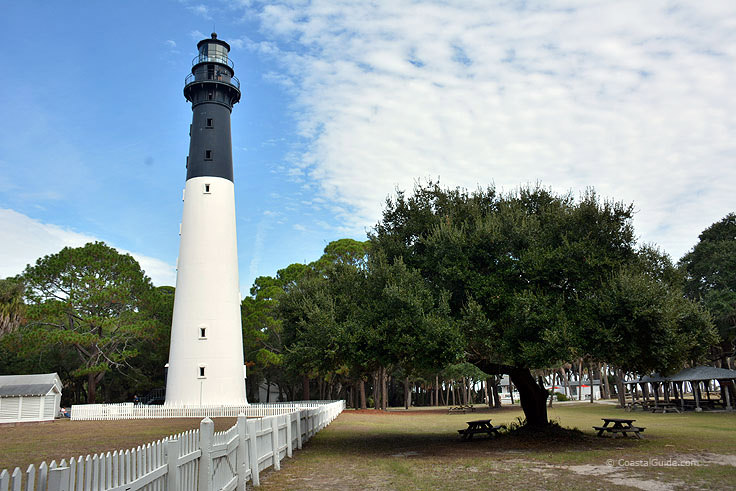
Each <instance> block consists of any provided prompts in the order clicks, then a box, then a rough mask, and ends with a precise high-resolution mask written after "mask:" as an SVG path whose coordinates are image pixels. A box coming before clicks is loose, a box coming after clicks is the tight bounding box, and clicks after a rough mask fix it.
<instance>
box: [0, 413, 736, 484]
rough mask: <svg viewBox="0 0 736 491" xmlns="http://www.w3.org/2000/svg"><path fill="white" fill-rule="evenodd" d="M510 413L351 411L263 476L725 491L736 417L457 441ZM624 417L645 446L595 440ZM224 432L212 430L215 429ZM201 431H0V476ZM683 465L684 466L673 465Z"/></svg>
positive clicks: (732, 476) (160, 425) (295, 480)
mask: <svg viewBox="0 0 736 491" xmlns="http://www.w3.org/2000/svg"><path fill="white" fill-rule="evenodd" d="M519 416H521V411H520V409H518V408H517V407H514V408H502V409H495V410H491V409H487V408H486V409H481V410H478V411H476V412H474V413H468V414H447V411H446V409H444V410H434V409H432V410H427V409H422V410H415V411H404V410H394V411H389V412H387V413H381V412H377V411H372V410H369V411H352V410H348V411H345V412H344V413H343V414H341V415H340V416H339V417H338V418H337V419H336V420H335V421H333V422H332V423H331V424H330V426H328V427H327V428H326V429H324V430H322V431H321V432H320V433H318V434H317V435H316V436H315V437H314V438H313V439H312V440H311V441H309V442H308V443H306V444H305V445H304V449H303V450H301V451H297V452H295V453H294V458H292V459H288V458H287V459H285V460H284V461H283V462H282V464H281V466H282V467H281V471H279V472H268V471H267V472H265V473H263V474H262V475H261V487H262V489H264V490H268V489H322V488H333V489H352V488H354V489H453V490H459V489H481V488H492V489H495V488H501V487H507V486H514V487H516V488H519V489H535V488H553V487H554V488H561V489H562V488H564V489H611V488H614V489H615V488H620V489H651V490H659V489H662V490H664V489H678V488H680V489H686V488H687V489H692V488H703V489H706V488H707V489H733V483H734V482H736V414H728V413H700V414H695V413H687V414H672V413H669V414H651V413H648V412H647V413H644V412H640V411H639V412H633V413H626V412H624V411H623V410H621V409H616V408H615V407H614V406H611V405H604V404H590V403H581V404H557V405H555V406H554V407H553V408H552V409H551V410H550V418H551V419H553V420H556V421H558V422H559V423H560V424H561V425H562V426H565V427H568V428H579V429H580V430H582V432H583V434H579V435H577V436H574V435H573V436H566V435H561V436H557V437H555V438H553V439H545V438H539V437H533V436H526V435H502V436H501V437H499V438H495V439H488V438H485V437H477V439H476V440H473V441H469V442H462V441H459V440H458V437H457V430H458V429H461V428H464V427H465V426H466V425H465V421H470V420H472V419H488V418H491V419H492V421H493V423H494V424H497V425H498V424H508V423H512V422H514V421H515V420H516V418H517V417H519ZM604 416H605V417H629V416H630V417H631V418H634V419H636V423H635V424H636V425H638V426H644V427H646V431H645V432H644V439H643V440H636V439H633V438H629V439H622V438H619V439H611V438H598V437H596V436H594V431H593V428H592V426H593V425H600V424H601V417H604ZM233 423H234V420H233V419H221V420H217V421H216V426H217V430H218V431H219V430H221V429H225V428H227V427H229V426H231V425H232V424H233ZM198 424H199V420H181V419H179V420H143V421H141V420H139V421H124V422H70V421H57V422H54V423H49V424H35V425H31V424H28V425H22V426H15V427H9V426H2V425H0V469H3V468H8V467H10V466H15V465H19V466H27V465H28V464H30V463H34V464H38V463H39V462H40V461H41V460H47V461H50V460H51V459H56V460H57V461H58V460H60V459H61V458H62V457H65V458H67V459H68V458H69V457H70V456H72V455H73V456H77V455H85V454H87V453H93V452H99V451H103V450H113V449H115V448H118V449H119V448H130V447H133V446H135V445H139V444H141V443H145V442H150V441H153V440H155V439H158V438H161V437H163V436H165V435H169V434H171V433H178V432H181V431H185V430H187V429H189V428H195V427H197V426H198ZM680 462H683V463H685V464H686V465H673V463H680Z"/></svg>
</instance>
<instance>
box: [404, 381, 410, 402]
mask: <svg viewBox="0 0 736 491" xmlns="http://www.w3.org/2000/svg"><path fill="white" fill-rule="evenodd" d="M409 406H411V387H409V377H404V409H409Z"/></svg>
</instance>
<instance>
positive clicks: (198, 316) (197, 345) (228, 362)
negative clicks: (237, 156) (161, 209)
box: [166, 33, 247, 406]
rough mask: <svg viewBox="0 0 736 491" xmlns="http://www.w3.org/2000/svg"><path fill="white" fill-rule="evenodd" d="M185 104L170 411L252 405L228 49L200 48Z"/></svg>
mask: <svg viewBox="0 0 736 491" xmlns="http://www.w3.org/2000/svg"><path fill="white" fill-rule="evenodd" d="M197 50H198V54H197V56H195V57H194V60H193V61H192V72H191V73H190V74H189V75H188V76H187V77H186V81H185V86H184V97H186V99H187V100H188V101H189V102H190V103H191V104H192V124H191V126H190V129H189V137H190V140H189V155H188V156H187V160H186V169H187V178H186V185H185V187H184V192H183V196H182V199H183V201H184V210H183V213H182V221H181V225H180V232H179V234H180V237H181V238H180V244H179V258H178V260H177V276H176V294H175V297H174V315H173V321H172V326H171V347H170V350H169V364H168V367H169V368H168V373H167V381H166V405H167V406H210V405H224V406H233V405H243V404H247V400H246V396H245V380H244V377H245V368H244V365H243V333H242V327H241V323H240V288H239V280H238V247H237V236H236V232H235V192H234V187H233V157H232V143H231V137H230V113H231V112H232V109H233V106H234V105H235V104H236V103H237V102H238V101H239V100H240V82H239V81H238V79H237V78H236V77H235V71H234V68H233V67H234V65H233V62H232V61H230V59H229V58H228V53H229V52H230V45H228V44H227V43H226V42H224V41H222V40H220V39H217V34H215V33H212V36H211V37H210V38H208V39H203V40H202V41H200V42H199V43H198V44H197Z"/></svg>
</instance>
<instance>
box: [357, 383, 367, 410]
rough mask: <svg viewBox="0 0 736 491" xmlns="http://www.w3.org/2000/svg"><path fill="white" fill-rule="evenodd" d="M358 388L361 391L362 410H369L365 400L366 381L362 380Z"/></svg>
mask: <svg viewBox="0 0 736 491" xmlns="http://www.w3.org/2000/svg"><path fill="white" fill-rule="evenodd" d="M358 388H359V390H360V409H367V408H368V406H367V405H366V400H365V380H363V379H360V381H359V382H358Z"/></svg>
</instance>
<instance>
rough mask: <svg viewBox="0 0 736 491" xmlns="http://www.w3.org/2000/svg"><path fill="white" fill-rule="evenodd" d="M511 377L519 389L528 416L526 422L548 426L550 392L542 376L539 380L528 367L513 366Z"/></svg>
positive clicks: (522, 405)
mask: <svg viewBox="0 0 736 491" xmlns="http://www.w3.org/2000/svg"><path fill="white" fill-rule="evenodd" d="M510 372H511V373H510V374H509V378H510V379H511V382H513V384H514V385H515V386H516V388H517V389H518V390H519V400H520V401H519V402H521V408H522V410H523V411H524V416H526V424H527V425H529V426H532V427H540V426H546V425H547V424H549V421H548V419H547V405H546V402H547V397H549V393H548V392H547V389H545V388H544V381H543V380H542V378H541V377H540V378H539V380H538V381H537V382H535V381H534V377H533V376H532V373H531V372H530V371H529V369H528V368H518V367H513V368H512V369H511V370H510Z"/></svg>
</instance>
